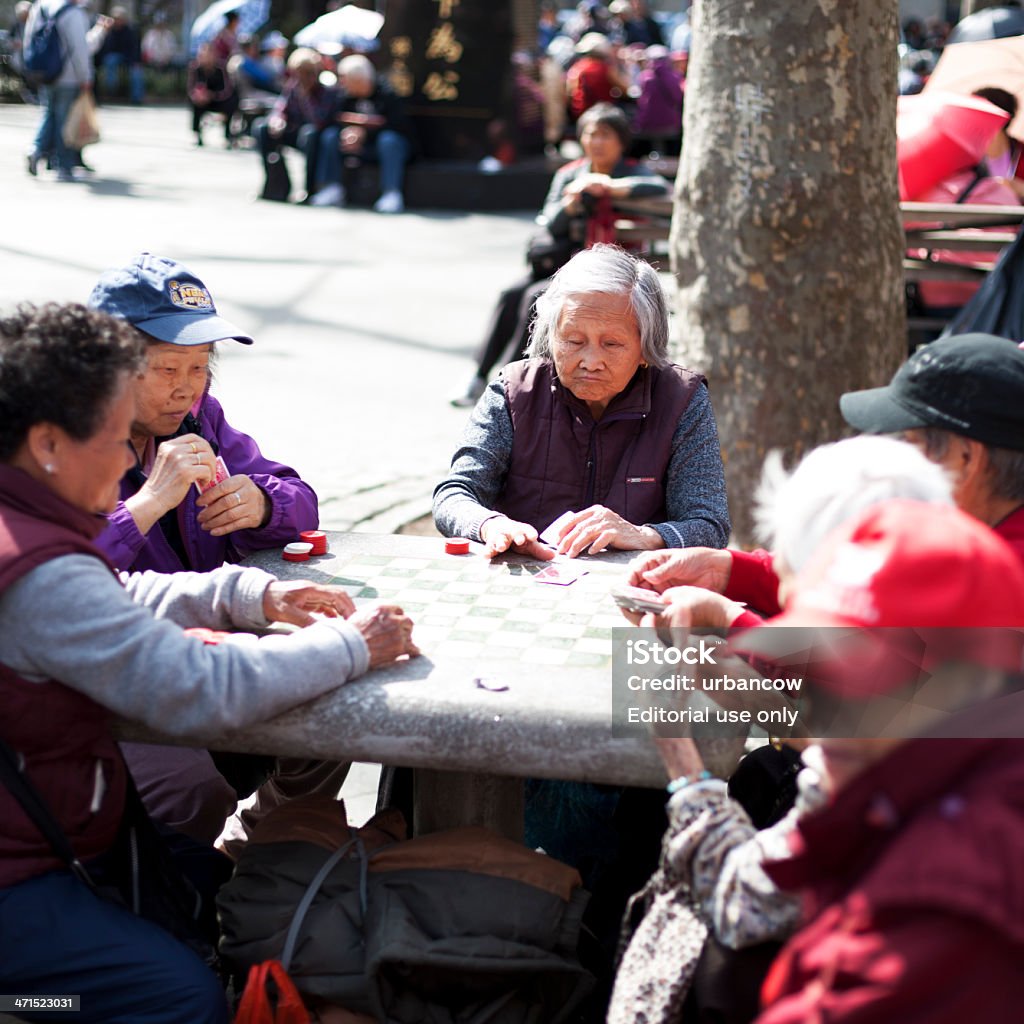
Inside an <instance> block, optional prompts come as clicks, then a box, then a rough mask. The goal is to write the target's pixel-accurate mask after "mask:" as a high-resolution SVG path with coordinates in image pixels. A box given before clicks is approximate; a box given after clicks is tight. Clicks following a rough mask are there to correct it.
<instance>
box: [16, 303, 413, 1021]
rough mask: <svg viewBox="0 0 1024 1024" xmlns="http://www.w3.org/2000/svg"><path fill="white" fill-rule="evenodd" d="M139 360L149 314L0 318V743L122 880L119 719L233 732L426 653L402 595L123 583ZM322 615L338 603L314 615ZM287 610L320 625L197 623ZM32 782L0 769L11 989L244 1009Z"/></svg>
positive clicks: (220, 1011) (171, 581)
mask: <svg viewBox="0 0 1024 1024" xmlns="http://www.w3.org/2000/svg"><path fill="white" fill-rule="evenodd" d="M140 359H141V344H140V341H139V338H138V336H137V334H136V333H135V332H134V331H133V330H132V329H131V328H130V327H128V326H127V325H125V324H123V323H121V322H120V321H117V320H114V319H113V318H112V317H109V316H107V315H106V314H103V313H97V312H91V311H89V310H87V309H86V308H85V307H84V306H77V305H74V306H73V305H69V306H56V305H51V306H46V307H43V308H41V309H34V308H32V307H24V308H22V309H21V310H20V311H19V312H18V313H16V314H14V315H12V316H8V317H4V318H0V707H2V708H3V714H2V716H0V741H2V743H3V748H2V749H0V756H2V757H3V758H4V763H6V764H8V765H17V766H18V769H17V770H18V773H20V775H21V776H22V777H23V778H24V779H26V780H27V782H28V784H29V785H30V786H31V787H32V788H34V790H35V791H36V793H37V794H38V795H39V797H40V798H41V800H42V803H43V804H44V805H45V806H46V807H47V808H48V817H49V818H50V819H52V821H54V822H56V825H57V827H58V829H59V831H60V832H62V833H63V835H64V837H65V838H66V840H67V843H69V844H70V847H71V850H72V852H73V855H74V860H75V861H76V862H81V863H84V864H85V866H86V869H87V870H90V871H91V872H93V873H99V874H103V875H105V876H108V877H109V874H110V862H111V854H112V851H113V850H114V849H115V847H117V848H120V844H121V843H122V842H124V841H125V840H126V832H125V827H124V819H125V807H126V793H127V780H126V771H125V766H124V761H123V759H122V757H121V754H120V751H119V749H118V746H117V744H116V743H115V741H114V738H113V735H112V733H111V729H110V718H111V717H112V715H123V716H126V717H129V718H132V719H135V720H138V721H141V722H144V723H146V724H147V725H149V726H150V727H151V728H156V729H159V730H160V731H162V732H165V733H169V734H172V735H173V734H179V735H180V734H189V733H196V732H202V731H204V730H205V731H207V732H208V733H209V732H214V733H216V732H223V731H226V730H227V729H229V728H232V727H242V726H245V725H246V724H249V723H251V722H254V721H258V720H261V719H263V718H267V717H270V716H272V715H274V714H276V713H278V712H281V711H284V710H285V709H287V708H289V707H292V706H294V705H296V704H300V703H302V702H303V701H306V700H309V699H311V698H313V697H315V696H318V695H320V694H322V693H325V692H327V691H328V690H331V689H334V688H335V687H336V686H338V685H340V684H342V683H344V682H345V681H346V680H348V679H350V678H352V677H354V676H356V675H359V674H361V673H362V672H365V671H366V669H367V668H369V667H372V666H375V665H379V664H386V663H388V662H390V661H393V660H394V659H395V658H396V657H399V656H400V655H401V654H402V653H408V654H415V653H417V652H416V648H415V647H414V646H413V644H412V641H411V638H410V636H411V628H412V624H411V622H409V620H408V619H407V618H406V617H405V616H404V615H402V614H401V611H400V610H399V609H395V608H377V609H372V610H370V611H369V612H368V613H364V612H358V613H355V614H352V611H353V606H352V602H351V600H350V599H349V598H348V596H347V595H345V594H343V593H342V592H340V591H339V589H338V588H336V587H323V586H319V585H315V584H299V585H298V586H297V587H296V585H295V584H294V583H288V584H285V583H278V582H277V581H276V580H274V579H273V577H271V576H269V575H267V574H266V573H263V572H261V571H260V570H258V569H243V568H240V567H238V566H228V567H224V568H221V569H217V570H215V571H214V572H211V573H181V574H176V575H174V574H161V573H143V574H137V575H134V576H124V577H122V578H120V579H119V578H118V577H117V575H116V574H115V572H114V570H113V568H112V567H111V565H110V563H109V562H108V561H107V560H106V558H105V557H104V556H103V555H102V554H101V553H100V551H99V550H98V549H97V548H96V547H94V545H93V541H94V539H95V538H96V536H97V535H98V534H99V533H100V531H101V530H102V529H103V528H104V526H105V523H106V520H105V518H104V513H107V512H109V511H110V510H111V509H112V508H113V507H114V504H115V503H116V501H117V496H118V483H119V481H120V479H121V477H122V475H123V474H124V472H125V471H126V470H127V469H128V467H129V466H130V465H132V464H133V463H134V461H135V460H134V455H133V454H132V451H131V449H130V445H129V437H130V434H131V425H132V421H133V418H134V415H135V403H134V398H133V392H132V387H131V380H132V377H133V376H134V374H135V373H136V372H137V371H138V369H139V367H140V365H141V364H140ZM197 458H198V455H197ZM318 610H319V611H325V612H327V614H328V616H329V617H328V618H326V619H323V620H320V621H314V620H313V617H312V616H311V615H310V612H311V611H318ZM350 614H351V616H352V617H351V618H350V619H348V620H347V621H346V616H348V615H350ZM271 621H285V622H292V623H295V624H297V625H307V626H308V627H309V628H308V629H301V630H299V631H298V632H296V633H295V634H293V635H291V636H288V637H281V636H276V637H268V638H267V639H266V640H265V641H264V640H260V641H258V642H255V643H249V642H248V640H249V639H251V638H247V639H246V642H244V643H240V644H235V643H224V644H220V645H216V646H214V645H208V644H205V643H203V642H202V640H200V639H197V638H194V637H191V636H187V635H186V634H185V633H184V632H183V630H182V628H181V627H182V626H185V625H188V626H200V627H207V628H208V629H230V628H232V627H234V628H241V629H249V630H250V631H252V630H254V629H259V628H261V627H265V626H266V625H267V624H268V623H269V622H271ZM5 778H6V775H0V779H5ZM16 778H17V775H12V779H11V780H10V781H9V783H8V784H4V782H0V992H6V993H12V994H14V993H30V994H33V995H42V996H58V995H68V996H70V995H75V996H79V997H80V998H81V1008H80V1011H79V1012H78V1013H76V1014H75V1019H76V1020H81V1021H93V1022H97V1024H99V1022H103V1024H107V1022H112V1021H130V1022H132V1024H156V1022H161V1024H171V1022H180V1024H220V1022H225V1021H226V1020H227V1007H226V1004H225V999H224V993H223V990H222V989H221V987H220V984H219V982H218V980H217V978H216V976H215V975H214V974H213V973H212V972H211V971H209V969H208V968H207V967H206V965H205V964H204V963H203V962H202V961H201V960H200V959H199V958H198V957H197V956H196V955H195V953H193V952H192V951H191V950H190V949H188V948H186V946H184V945H183V944H181V943H180V942H178V941H177V940H176V939H174V938H172V936H171V935H170V934H169V933H168V932H165V931H164V930H163V929H162V928H161V927H159V926H158V925H156V924H153V923H152V922H150V921H147V920H144V919H143V918H141V917H136V916H135V915H134V914H132V913H131V912H130V911H129V910H128V909H126V908H125V907H123V906H121V905H120V904H116V903H113V902H110V901H108V900H106V899H103V898H101V897H100V896H98V895H96V894H95V893H94V892H93V890H92V889H91V888H89V887H88V885H87V884H86V883H85V881H83V879H82V878H81V877H80V876H79V875H78V874H77V872H74V871H72V870H70V869H69V866H68V865H69V862H70V861H71V859H72V857H71V855H70V854H69V855H68V856H67V857H66V858H65V857H63V856H61V855H59V854H58V853H57V851H56V846H57V844H56V843H51V842H50V841H48V839H47V838H45V837H44V835H43V832H42V831H41V827H40V826H41V824H42V823H41V822H40V820H39V818H38V817H33V816H32V815H30V814H28V813H27V812H26V811H25V810H24V809H23V806H22V803H21V802H20V801H19V800H18V799H17V798H16V797H15V795H14V794H15V789H14V788H11V785H13V780H14V779H16ZM65 845H66V844H65ZM133 850H134V847H133ZM139 859H141V860H143V865H142V867H143V870H144V869H145V868H146V867H147V866H148V864H147V863H146V861H147V858H146V857H145V856H142V857H141V858H139ZM58 1005H59V1004H58ZM31 1019H35V1018H31ZM47 1019H49V1018H47Z"/></svg>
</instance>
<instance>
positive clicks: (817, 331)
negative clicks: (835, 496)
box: [672, 0, 906, 544]
mask: <svg viewBox="0 0 1024 1024" xmlns="http://www.w3.org/2000/svg"><path fill="white" fill-rule="evenodd" d="M692 17H693V20H694V33H693V35H694V40H695V44H696V45H695V50H694V53H693V55H692V58H691V61H690V66H689V76H688V78H687V89H686V112H685V118H684V128H685V134H684V140H685V141H684V147H683V154H682V158H681V161H680V167H679V176H678V178H677V181H676V202H675V216H674V218H673V227H672V250H673V258H674V267H673V269H674V270H675V274H676V277H677V279H678V281H679V318H680V335H681V338H682V342H683V353H684V359H683V361H684V362H687V364H688V365H690V366H692V367H694V368H699V369H701V370H703V372H704V373H706V374H707V377H708V382H709V385H710V388H711V399H712V402H713V403H714V408H715V414H716V417H717V420H718V429H719V433H720V435H721V441H722V451H723V456H724V457H725V460H726V474H727V479H728V485H729V501H730V508H731V512H732V520H733V527H734V531H735V534H736V537H737V539H738V540H739V541H741V542H742V543H745V544H746V543H750V542H751V540H752V537H751V523H752V515H751V511H752V510H751V495H752V493H753V490H754V487H755V485H756V483H757V481H758V479H759V476H760V468H761V463H762V461H763V459H764V456H765V454H766V453H767V452H768V451H769V450H771V449H773V448H781V449H783V450H784V451H785V452H786V453H788V455H789V457H791V458H792V457H793V456H796V455H800V454H802V453H803V452H805V451H807V450H809V449H810V448H812V447H814V446H815V445H818V444H821V443H823V442H825V441H830V440H837V439H838V438H839V437H840V436H842V434H843V433H844V426H843V422H842V418H841V417H840V415H839V404H838V400H839V396H840V394H841V393H842V392H844V391H849V390H853V389H856V388H864V387H873V386H876V385H880V384H884V383H886V382H887V381H888V380H889V378H890V377H891V376H892V373H893V372H894V371H895V369H896V367H897V366H898V365H899V364H900V362H901V360H902V358H903V356H904V355H905V348H906V328H905V314H904V299H903V269H902V256H903V247H904V243H903V232H902V229H901V225H900V217H899V196H898V192H897V181H896V92H897V87H896V70H897V68H896V42H897V27H896V23H897V5H896V0H786V2H785V3H770V4H769V3H765V2H764V0H696V2H695V3H694V6H693V10H692Z"/></svg>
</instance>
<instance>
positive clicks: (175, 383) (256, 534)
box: [89, 253, 318, 572]
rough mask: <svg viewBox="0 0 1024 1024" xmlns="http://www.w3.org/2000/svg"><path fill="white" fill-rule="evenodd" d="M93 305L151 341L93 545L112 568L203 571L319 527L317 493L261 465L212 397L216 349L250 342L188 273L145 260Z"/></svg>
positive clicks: (293, 476) (109, 279) (113, 280)
mask: <svg viewBox="0 0 1024 1024" xmlns="http://www.w3.org/2000/svg"><path fill="white" fill-rule="evenodd" d="M89 305H90V306H91V307H92V308H93V309H98V310H101V311H102V312H104V313H109V314H111V315H112V316H115V317H117V318H118V319H120V320H126V321H127V322H128V323H130V324H131V325H132V326H133V327H135V328H136V329H137V330H139V331H141V332H142V333H143V334H144V335H145V336H146V341H147V348H146V367H145V369H144V371H143V372H142V373H141V374H140V376H139V377H138V379H137V380H136V382H135V389H134V390H135V402H136V415H135V421H134V422H133V423H132V437H131V441H132V447H133V448H134V450H135V454H136V464H135V466H133V467H132V468H131V469H130V470H129V471H128V473H126V474H125V476H124V479H123V480H122V481H121V494H120V500H119V501H118V504H117V508H116V509H115V511H114V512H113V513H112V514H111V515H110V517H109V519H110V527H109V528H108V529H107V531H106V532H105V533H104V534H103V535H102V536H101V537H100V539H99V542H98V543H99V546H100V548H101V549H102V550H103V551H105V552H106V553H107V555H108V556H109V557H110V560H111V561H112V562H113V563H114V564H115V565H116V566H117V567H118V568H119V569H125V570H128V569H131V570H135V571H142V570H144V569H154V570H156V571H158V572H180V571H181V570H182V569H193V570H196V571H199V572H203V571H206V570H209V569H214V568H216V567H217V566H218V565H223V564H224V563H225V562H237V561H238V560H239V558H241V557H242V556H244V555H246V554H248V553H250V552H252V551H257V550H260V549H263V548H272V547H279V546H280V545H282V544H286V543H288V542H289V541H292V540H295V539H296V537H298V535H299V533H300V532H302V531H303V530H314V529H316V527H317V525H318V510H317V499H316V494H314V492H313V489H312V488H311V487H310V486H309V484H307V483H305V482H304V481H303V480H301V479H300V477H299V475H298V473H297V472H296V471H295V470H294V469H292V468H291V467H290V466H286V465H284V464H282V463H280V462H273V461H271V460H269V459H267V458H265V457H264V455H263V454H262V452H261V451H260V449H259V447H258V446H257V444H256V442H255V441H254V440H253V439H252V438H251V437H249V436H248V435H247V434H243V433H242V432H241V431H240V430H236V429H235V428H234V427H232V426H231V425H230V424H229V423H228V421H227V419H226V418H225V416H224V410H223V409H222V408H221V405H220V403H219V402H218V401H217V399H216V398H214V397H213V395H211V394H210V391H209V388H210V359H211V356H212V354H213V347H214V345H215V344H216V343H217V342H219V341H226V340H229V339H233V340H235V341H239V342H241V343H242V344H245V345H251V344H252V338H250V337H249V335H247V334H246V333H245V332H244V331H241V330H239V329H238V328H237V327H235V326H234V325H233V324H231V323H229V322H228V321H227V320H225V319H224V318H223V317H222V316H220V315H219V314H218V313H217V307H216V306H215V305H214V302H213V298H212V297H211V295H210V292H209V290H208V289H207V287H206V285H204V284H203V282H202V281H201V280H200V279H199V278H198V277H196V275H195V274H193V273H192V272H191V271H189V270H187V269H186V268H185V267H183V266H182V265H181V264H180V263H177V262H175V261H174V260H170V259H165V258H163V257H160V256H154V255H153V254H151V253H142V254H141V255H139V256H137V257H136V258H135V259H134V260H132V261H131V263H129V264H128V266H126V267H121V268H119V269H117V270H108V271H106V272H105V273H104V274H103V275H102V276H101V277H100V279H99V281H98V282H97V284H96V287H95V288H94V289H93V291H92V295H91V296H90V297H89Z"/></svg>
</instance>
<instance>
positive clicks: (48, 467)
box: [43, 462, 54, 476]
mask: <svg viewBox="0 0 1024 1024" xmlns="http://www.w3.org/2000/svg"><path fill="white" fill-rule="evenodd" d="M43 469H45V470H46V472H47V473H49V474H50V476H53V472H54V470H53V463H52V462H48V463H47V464H46V465H45V466H43Z"/></svg>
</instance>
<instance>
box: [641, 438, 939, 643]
mask: <svg viewBox="0 0 1024 1024" xmlns="http://www.w3.org/2000/svg"><path fill="white" fill-rule="evenodd" d="M950 487H951V485H950V481H949V478H948V477H947V475H946V473H945V471H944V470H943V469H942V468H941V467H940V466H937V465H935V464H934V463H932V462H930V461H929V460H928V459H927V458H925V457H924V455H922V454H921V452H920V451H918V450H917V449H916V448H915V447H914V446H913V445H911V444H908V443H906V442H904V441H896V440H893V439H891V438H887V437H867V436H864V437H852V438H848V439H847V440H845V441H838V442H836V443H835V444H826V445H821V446H820V447H819V448H815V449H814V450H813V451H812V452H810V453H809V454H808V455H807V456H806V457H805V458H804V459H803V461H802V462H801V463H800V465H799V466H797V468H796V469H795V470H794V471H793V473H792V474H790V473H787V472H786V470H785V469H783V466H782V459H781V457H780V456H779V455H778V454H777V453H773V454H772V455H770V456H769V457H768V459H767V460H766V461H765V467H764V476H763V478H762V481H761V487H760V489H759V491H758V505H757V513H756V515H757V524H758V532H759V533H760V534H761V536H762V537H763V538H764V539H765V540H766V541H767V542H768V544H769V547H770V548H771V551H766V550H763V549H759V550H756V551H736V550H733V549H728V550H719V549H717V548H706V547H691V548H688V549H687V550H685V551H659V552H656V553H653V554H650V555H642V556H640V557H638V558H637V559H635V560H634V562H633V564H632V566H631V573H630V578H629V582H630V584H632V585H633V586H635V587H645V588H647V589H650V590H654V591H656V592H657V593H659V594H663V595H665V596H667V597H668V598H669V599H670V600H671V601H672V603H673V606H674V607H672V608H671V610H670V611H669V612H666V615H667V616H668V617H669V618H671V619H672V620H673V624H674V625H680V626H683V625H694V626H709V627H725V626H736V627H746V626H753V625H756V624H757V623H758V622H760V621H761V617H760V615H758V614H757V613H758V612H759V613H761V614H762V615H778V614H779V612H780V611H781V610H782V603H783V595H782V594H780V589H782V588H781V587H780V581H784V580H785V579H786V578H788V577H791V576H792V575H794V574H796V573H798V572H799V571H800V570H801V569H802V568H803V567H804V566H805V565H806V564H807V561H808V560H809V558H810V556H811V554H812V553H813V552H814V550H815V549H816V548H817V547H818V545H819V544H820V543H821V541H822V540H823V539H824V538H825V536H826V535H827V534H829V533H830V532H831V531H832V530H834V529H835V528H836V527H837V526H839V525H840V524H841V523H843V522H845V521H846V520H847V519H848V518H850V516H852V515H853V514H854V513H855V512H859V511H860V510H861V509H863V508H867V507H868V506H869V505H874V504H876V503H878V502H880V501H887V500H890V499H892V498H909V499H912V500H914V501H927V502H939V503H942V504H949V503H950V502H951V501H952V497H951V491H950ZM751 609H756V611H752V610H751Z"/></svg>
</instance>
